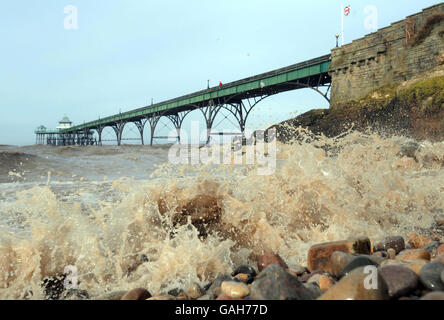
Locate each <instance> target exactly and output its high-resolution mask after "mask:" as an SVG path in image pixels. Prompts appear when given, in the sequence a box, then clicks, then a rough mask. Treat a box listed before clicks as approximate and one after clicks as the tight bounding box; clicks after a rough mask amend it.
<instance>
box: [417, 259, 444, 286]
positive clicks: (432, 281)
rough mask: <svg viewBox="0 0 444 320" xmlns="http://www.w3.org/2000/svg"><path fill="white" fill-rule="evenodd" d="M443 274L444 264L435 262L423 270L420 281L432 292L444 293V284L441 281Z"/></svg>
mask: <svg viewBox="0 0 444 320" xmlns="http://www.w3.org/2000/svg"><path fill="white" fill-rule="evenodd" d="M442 272H444V264H442V263H441V262H440V261H433V262H430V263H428V264H427V265H425V266H424V268H422V269H421V272H420V273H419V279H420V280H421V282H422V284H423V285H424V286H425V287H426V288H428V289H430V290H432V291H444V282H442V281H441V273H442Z"/></svg>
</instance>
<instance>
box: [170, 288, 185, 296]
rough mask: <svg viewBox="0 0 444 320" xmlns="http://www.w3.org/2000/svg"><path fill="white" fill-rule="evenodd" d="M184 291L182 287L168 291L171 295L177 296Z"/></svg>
mask: <svg viewBox="0 0 444 320" xmlns="http://www.w3.org/2000/svg"><path fill="white" fill-rule="evenodd" d="M182 292H183V290H182V289H180V288H174V289H171V290H170V291H168V295H169V296H173V297H177V296H178V295H179V294H181V293H182Z"/></svg>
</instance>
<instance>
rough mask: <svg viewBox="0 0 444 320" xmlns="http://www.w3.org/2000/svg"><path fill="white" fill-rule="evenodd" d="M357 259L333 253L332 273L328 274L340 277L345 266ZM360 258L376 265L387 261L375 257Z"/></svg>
mask: <svg viewBox="0 0 444 320" xmlns="http://www.w3.org/2000/svg"><path fill="white" fill-rule="evenodd" d="M356 257H357V256H355V255H352V254H348V253H345V252H340V251H336V252H333V254H332V256H331V257H330V268H329V269H330V272H328V271H327V272H328V273H330V274H332V275H334V276H335V277H338V276H339V275H340V273H341V271H342V270H343V269H344V268H345V266H346V265H347V264H348V263H350V262H351V261H352V260H354V259H356ZM360 257H366V258H368V259H370V260H371V261H373V262H374V263H376V264H381V263H382V262H383V261H385V260H387V259H386V258H381V257H378V256H373V255H372V256H369V255H361V256H360Z"/></svg>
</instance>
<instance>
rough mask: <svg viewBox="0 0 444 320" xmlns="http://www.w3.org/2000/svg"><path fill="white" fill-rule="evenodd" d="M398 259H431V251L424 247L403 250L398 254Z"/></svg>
mask: <svg viewBox="0 0 444 320" xmlns="http://www.w3.org/2000/svg"><path fill="white" fill-rule="evenodd" d="M396 259H397V260H405V261H407V260H418V259H423V260H430V253H429V252H428V251H426V250H424V249H407V250H404V251H401V252H400V253H399V254H398V255H397V256H396Z"/></svg>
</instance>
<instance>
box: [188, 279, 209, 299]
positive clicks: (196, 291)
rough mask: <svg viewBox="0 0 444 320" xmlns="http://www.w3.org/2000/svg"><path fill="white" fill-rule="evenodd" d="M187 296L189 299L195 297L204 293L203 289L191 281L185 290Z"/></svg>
mask: <svg viewBox="0 0 444 320" xmlns="http://www.w3.org/2000/svg"><path fill="white" fill-rule="evenodd" d="M186 293H187V296H188V297H190V298H191V299H197V298H199V297H201V296H202V295H204V294H205V292H204V290H203V289H202V288H201V287H200V285H199V284H197V283H195V282H193V283H192V284H190V285H189V286H188V288H187V290H186Z"/></svg>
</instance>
